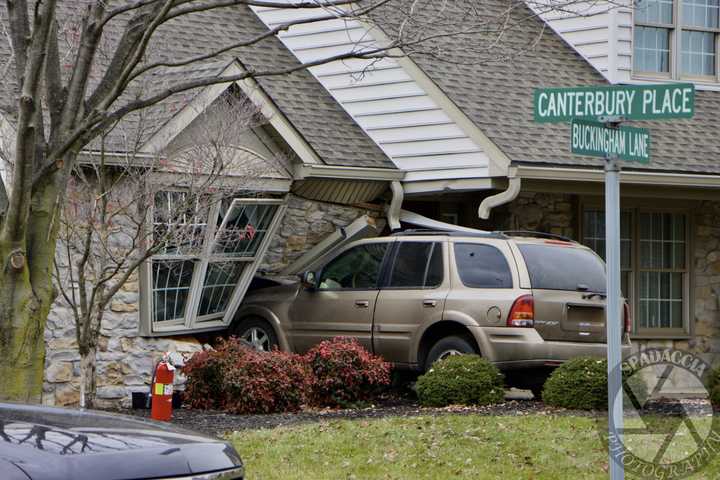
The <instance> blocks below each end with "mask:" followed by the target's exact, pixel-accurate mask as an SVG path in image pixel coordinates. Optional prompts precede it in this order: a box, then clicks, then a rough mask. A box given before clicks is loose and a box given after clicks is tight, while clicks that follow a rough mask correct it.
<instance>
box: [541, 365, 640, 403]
mask: <svg viewBox="0 0 720 480" xmlns="http://www.w3.org/2000/svg"><path fill="white" fill-rule="evenodd" d="M631 374H632V372H629V371H623V388H624V389H625V390H626V391H627V389H628V388H629V389H630V390H631V391H632V392H633V394H634V396H635V397H636V398H637V400H638V402H639V403H640V406H642V405H643V404H644V402H645V399H646V398H647V386H646V385H645V383H644V382H643V380H642V378H641V377H640V376H639V375H631ZM607 382H608V375H607V360H605V359H602V358H591V357H579V358H574V359H572V360H569V361H567V362H565V363H564V364H562V365H561V366H559V367H558V368H557V369H555V371H554V372H553V373H552V374H551V375H550V377H549V378H548V380H547V381H546V382H545V386H544V387H543V393H542V399H543V401H544V402H545V403H547V404H548V405H553V406H556V407H563V408H572V409H577V410H607V405H608V387H607ZM628 407H629V405H628Z"/></svg>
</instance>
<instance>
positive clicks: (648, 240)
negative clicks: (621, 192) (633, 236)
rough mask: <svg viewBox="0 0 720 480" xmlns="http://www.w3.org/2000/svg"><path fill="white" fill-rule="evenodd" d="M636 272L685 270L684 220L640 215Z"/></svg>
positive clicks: (655, 214) (662, 215) (670, 215)
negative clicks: (649, 269)
mask: <svg viewBox="0 0 720 480" xmlns="http://www.w3.org/2000/svg"><path fill="white" fill-rule="evenodd" d="M639 221H640V268H652V269H679V270H682V269H684V268H685V263H686V262H685V216H684V215H682V214H672V213H640V215H639Z"/></svg>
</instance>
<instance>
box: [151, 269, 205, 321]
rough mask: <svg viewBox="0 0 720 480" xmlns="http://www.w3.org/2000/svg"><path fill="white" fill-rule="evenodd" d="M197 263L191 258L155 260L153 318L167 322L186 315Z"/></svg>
mask: <svg viewBox="0 0 720 480" xmlns="http://www.w3.org/2000/svg"><path fill="white" fill-rule="evenodd" d="M194 267H195V263H194V262H192V261H189V260H153V262H152V284H153V320H154V321H156V322H165V321H168V320H175V319H181V318H183V317H184V316H185V306H186V304H187V299H188V294H189V293H190V282H191V281H192V275H193V269H194Z"/></svg>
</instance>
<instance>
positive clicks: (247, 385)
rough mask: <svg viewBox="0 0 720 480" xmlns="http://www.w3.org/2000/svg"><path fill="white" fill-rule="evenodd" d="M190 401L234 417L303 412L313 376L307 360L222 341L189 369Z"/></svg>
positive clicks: (186, 369) (201, 354)
mask: <svg viewBox="0 0 720 480" xmlns="http://www.w3.org/2000/svg"><path fill="white" fill-rule="evenodd" d="M183 372H184V373H185V375H186V376H187V382H186V384H185V385H186V386H185V397H184V398H185V401H186V402H187V403H188V404H189V405H190V406H191V407H193V408H203V409H207V408H219V409H223V410H226V411H229V412H232V413H240V414H247V413H274V412H285V411H297V410H299V409H300V407H301V405H302V404H303V403H305V402H306V400H307V392H308V386H309V384H310V379H309V371H308V369H307V368H306V366H305V365H304V363H303V361H302V358H301V357H299V356H298V355H292V354H288V353H284V352H280V351H273V352H258V351H256V350H253V349H251V348H248V347H247V346H246V345H245V344H243V343H242V341H241V340H238V339H236V338H230V339H229V340H221V341H220V342H219V343H218V345H217V348H216V349H215V350H214V351H209V352H198V353H196V354H195V355H193V357H192V358H191V359H190V360H189V361H188V363H187V364H186V365H185V367H183Z"/></svg>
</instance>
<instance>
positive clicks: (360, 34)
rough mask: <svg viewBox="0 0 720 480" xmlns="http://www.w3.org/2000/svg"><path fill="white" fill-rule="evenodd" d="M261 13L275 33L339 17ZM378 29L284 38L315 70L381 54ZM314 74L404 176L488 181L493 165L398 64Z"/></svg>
mask: <svg viewBox="0 0 720 480" xmlns="http://www.w3.org/2000/svg"><path fill="white" fill-rule="evenodd" d="M285 1H286V2H289V1H290V0H285ZM253 10H254V11H255V12H256V14H257V15H258V16H259V17H260V19H261V20H262V21H263V22H264V23H265V24H266V25H267V26H268V27H270V28H272V27H275V26H277V25H279V24H282V23H285V22H288V21H293V20H297V19H301V18H314V17H322V16H327V15H329V14H330V13H331V11H330V10H331V9H325V10H324V9H277V8H266V7H253ZM370 28H371V27H366V26H365V25H363V24H361V23H359V22H357V21H345V20H343V19H332V20H325V21H322V22H315V23H310V24H304V25H298V26H293V27H291V28H290V29H289V30H288V31H284V32H282V33H280V35H279V38H280V40H281V41H282V42H283V43H284V44H285V45H286V46H287V47H288V49H289V50H290V51H292V52H293V53H294V55H295V56H296V57H297V58H298V59H299V60H300V61H302V62H309V61H313V60H318V59H322V58H325V57H328V56H332V55H338V54H343V53H348V52H352V51H363V50H367V49H372V48H377V44H376V43H375V40H374V38H373V35H372V31H371V30H370ZM368 67H370V68H368ZM310 72H311V73H312V74H313V75H314V76H315V78H317V80H318V81H319V82H320V83H321V84H322V85H323V86H324V87H325V89H326V90H327V91H328V92H329V93H330V94H331V95H332V96H333V98H335V100H337V102H338V103H339V104H340V105H341V106H342V107H343V108H344V109H345V111H347V113H348V114H349V115H350V116H351V117H352V118H353V119H354V120H355V121H356V123H357V124H358V125H359V126H360V127H361V128H362V129H363V130H364V131H365V132H366V133H367V134H368V136H369V137H370V138H371V139H372V140H373V141H375V143H376V144H377V145H378V146H379V147H380V148H381V149H382V150H383V152H384V153H385V154H386V155H387V156H388V157H389V158H390V159H391V160H392V161H393V162H394V163H395V165H396V166H397V167H398V168H400V169H403V170H407V171H410V172H418V171H426V170H430V171H432V170H435V169H440V168H442V169H446V170H447V169H456V170H458V176H462V174H461V173H460V172H461V171H463V170H464V169H472V170H473V171H474V172H477V171H481V172H483V174H484V175H487V174H488V172H489V168H488V166H489V162H490V160H489V158H488V156H487V155H486V154H485V152H484V151H483V149H482V148H481V147H480V146H479V145H477V144H476V143H475V142H474V141H473V140H471V139H470V137H469V136H468V135H467V134H466V133H465V132H464V131H463V129H462V128H461V127H460V126H459V125H457V123H455V122H454V121H453V120H451V119H450V117H449V116H448V115H447V114H446V113H445V112H444V110H443V108H442V107H441V106H440V105H439V104H438V103H437V102H436V101H435V100H434V99H433V98H431V96H430V95H428V93H427V92H426V91H425V90H424V89H423V87H422V86H421V85H420V84H418V82H416V81H415V80H413V78H412V77H411V76H410V75H409V74H408V73H407V72H406V71H405V70H404V68H403V67H402V66H401V65H400V64H399V63H398V62H397V61H396V60H394V59H391V58H384V59H381V60H374V61H373V60H361V59H351V60H344V61H337V62H332V63H330V64H326V65H320V66H317V67H313V68H311V69H310ZM478 169H479V170H478ZM429 177H430V178H432V174H429Z"/></svg>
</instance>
